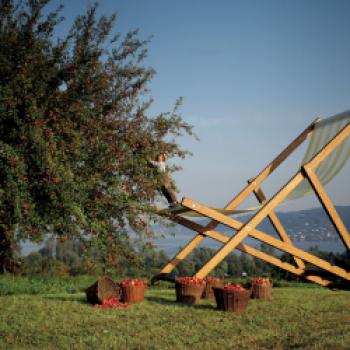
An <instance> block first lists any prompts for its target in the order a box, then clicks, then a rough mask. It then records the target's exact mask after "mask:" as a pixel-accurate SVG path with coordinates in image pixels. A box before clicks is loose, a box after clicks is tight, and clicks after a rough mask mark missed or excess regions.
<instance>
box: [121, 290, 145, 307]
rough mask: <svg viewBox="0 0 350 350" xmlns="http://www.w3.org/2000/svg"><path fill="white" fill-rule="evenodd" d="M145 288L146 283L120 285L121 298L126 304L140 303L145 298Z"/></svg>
mask: <svg viewBox="0 0 350 350" xmlns="http://www.w3.org/2000/svg"><path fill="white" fill-rule="evenodd" d="M146 288H147V286H146V285H134V286H131V285H125V286H123V285H122V286H121V287H120V290H121V297H122V300H123V301H124V303H127V304H136V303H140V302H142V301H143V300H144V299H145V290H146Z"/></svg>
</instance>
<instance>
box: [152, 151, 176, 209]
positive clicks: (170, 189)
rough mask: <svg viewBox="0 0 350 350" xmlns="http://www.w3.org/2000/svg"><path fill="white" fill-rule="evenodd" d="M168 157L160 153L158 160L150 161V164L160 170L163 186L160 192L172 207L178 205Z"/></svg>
mask: <svg viewBox="0 0 350 350" xmlns="http://www.w3.org/2000/svg"><path fill="white" fill-rule="evenodd" d="M167 159H168V157H167V155H166V154H165V153H159V154H158V156H157V160H149V161H148V162H149V163H150V164H151V165H152V166H153V167H154V168H156V169H157V170H158V172H159V174H160V175H161V180H162V185H161V187H160V192H161V193H162V194H163V195H164V197H165V198H166V200H167V201H168V203H169V206H170V207H173V206H175V205H176V204H178V201H177V198H176V194H175V190H174V186H173V184H172V182H171V180H170V178H169V176H168V173H167V167H166V161H167Z"/></svg>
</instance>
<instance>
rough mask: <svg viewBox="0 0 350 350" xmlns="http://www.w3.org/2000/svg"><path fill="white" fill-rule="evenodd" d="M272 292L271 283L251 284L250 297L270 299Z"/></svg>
mask: <svg viewBox="0 0 350 350" xmlns="http://www.w3.org/2000/svg"><path fill="white" fill-rule="evenodd" d="M271 292H272V283H269V284H252V298H254V299H270V298H271Z"/></svg>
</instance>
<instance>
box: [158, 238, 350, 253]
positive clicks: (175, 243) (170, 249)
mask: <svg viewBox="0 0 350 350" xmlns="http://www.w3.org/2000/svg"><path fill="white" fill-rule="evenodd" d="M192 237H194V235H193V234H190V233H189V234H177V235H176V236H175V237H169V238H162V239H157V240H155V241H154V245H155V246H156V247H157V248H158V249H162V250H164V252H165V253H166V254H167V255H169V256H170V257H172V256H174V255H175V254H176V253H177V252H178V251H179V249H180V247H184V246H185V245H186V244H187V243H188V242H189V241H190V240H191V238H192ZM244 243H246V244H249V245H251V246H253V247H256V248H259V247H260V244H261V242H260V241H257V240H255V239H252V238H246V239H245V240H244ZM293 244H294V245H295V246H296V247H298V248H301V249H304V250H308V249H310V248H311V247H315V246H317V247H318V249H319V250H322V251H327V252H333V253H343V252H345V247H344V245H343V243H342V242H341V241H340V240H336V241H310V242H309V241H303V242H293ZM221 246H222V244H221V243H219V242H215V241H214V240H213V239H211V238H206V239H204V240H203V241H202V242H201V244H200V245H199V247H207V248H213V249H218V248H220V247H221Z"/></svg>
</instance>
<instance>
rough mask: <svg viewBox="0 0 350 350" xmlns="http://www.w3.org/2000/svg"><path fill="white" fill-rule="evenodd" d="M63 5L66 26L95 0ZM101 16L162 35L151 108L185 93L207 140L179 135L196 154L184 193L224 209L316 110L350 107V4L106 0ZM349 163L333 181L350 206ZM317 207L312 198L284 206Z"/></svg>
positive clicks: (274, 185) (155, 42)
mask: <svg viewBox="0 0 350 350" xmlns="http://www.w3.org/2000/svg"><path fill="white" fill-rule="evenodd" d="M59 3H63V4H64V6H65V9H64V11H63V14H64V15H65V17H66V19H67V20H66V22H64V23H65V24H64V25H62V26H61V30H62V31H65V30H66V29H67V28H68V27H69V25H70V24H71V23H72V20H73V18H74V16H75V15H76V14H78V13H82V12H83V11H85V10H86V8H87V6H88V4H89V3H92V1H87V0H74V1H56V0H54V1H53V2H52V4H51V5H50V8H52V7H54V6H55V5H56V4H59ZM99 12H100V13H101V14H111V13H112V12H117V15H118V21H117V25H116V31H117V32H121V33H126V32H127V31H129V30H132V29H136V28H139V29H140V35H139V36H140V37H141V38H147V37H149V36H153V39H152V41H151V43H150V44H149V45H148V49H149V54H148V58H147V61H146V64H147V65H148V66H151V67H153V68H154V69H155V70H156V71H157V74H156V76H155V78H154V79H153V81H152V83H151V85H150V88H151V91H152V93H151V95H152V96H153V97H154V99H155V102H154V104H153V106H152V107H151V110H150V113H152V114H156V113H159V112H162V111H169V110H171V109H172V107H173V105H174V103H175V101H176V99H177V98H178V97H179V96H183V98H184V103H183V106H182V108H181V114H182V116H183V117H184V119H185V120H186V121H188V122H189V123H190V124H192V125H194V130H195V132H196V133H197V135H198V136H199V138H200V141H199V142H198V141H195V140H194V139H191V138H188V137H185V138H183V139H180V140H179V142H180V143H181V144H182V145H183V146H184V147H185V148H187V149H189V150H190V151H192V152H193V156H192V157H190V158H188V159H187V160H185V161H180V162H179V164H180V165H181V166H182V167H183V170H182V171H181V172H178V173H176V174H174V179H175V180H176V181H177V184H178V187H179V189H180V193H179V197H181V196H187V197H190V198H194V199H196V200H198V201H200V202H203V203H205V204H208V205H213V206H224V205H225V204H227V202H228V201H229V200H230V199H231V198H232V197H233V195H234V194H236V193H237V192H238V191H239V190H240V189H241V188H242V187H243V186H245V184H246V180H247V179H248V178H250V177H254V176H256V175H257V174H258V173H259V172H260V170H261V169H262V168H263V167H265V166H266V165H267V164H268V163H269V162H270V161H271V160H272V159H273V158H274V157H275V156H276V155H277V154H278V153H279V152H280V151H281V150H282V148H283V147H285V146H287V144H288V143H289V142H290V141H292V139H294V138H295V137H296V136H297V135H298V134H299V133H300V132H301V131H302V130H303V129H304V128H305V127H306V126H307V125H308V124H310V123H311V122H312V120H314V119H315V118H316V117H317V116H322V117H326V116H329V115H333V114H336V113H338V112H342V111H344V110H348V109H350V60H349V57H350V40H349V38H350V25H349V18H350V1H348V0H327V1H326V0H294V1H291V0H264V1H262V0H240V1H238V0H237V1H236V0H216V1H214V0H212V1H209V0H208V1H205V0H202V1H199V0H177V1H170V0H148V1H145V0H125V1H122V0H119V1H116V0H101V1H100V7H99ZM303 150H304V149H301V150H300V151H299V152H298V154H296V156H295V157H293V158H292V159H291V161H289V162H288V163H287V164H286V165H285V166H284V167H282V168H281V170H280V171H279V172H278V173H276V174H275V175H274V176H273V177H272V178H271V180H270V181H268V182H267V183H266V185H264V186H263V190H265V191H266V192H267V194H272V193H273V192H274V191H275V190H277V189H278V187H279V186H280V185H282V184H283V183H284V182H285V181H287V180H288V179H289V178H290V177H291V176H292V175H293V174H294V173H295V171H296V170H297V164H298V159H300V160H301V158H302V153H303ZM298 157H299V158H298ZM349 168H350V167H349V166H347V167H346V168H345V169H343V172H342V174H340V175H338V177H337V178H336V179H335V181H334V183H333V184H332V185H330V186H329V188H328V187H327V189H328V191H329V193H330V195H331V198H332V199H333V200H334V201H335V202H336V203H337V204H343V205H344V204H350V203H349V202H350V201H349V191H348V190H347V188H348V187H349V186H346V181H347V178H348V174H349ZM248 204H253V201H252V200H251V201H248ZM314 206H318V202H317V201H316V200H315V199H313V198H310V199H307V200H301V201H295V202H294V203H292V202H291V203H288V204H286V205H284V206H283V207H282V208H281V209H282V210H297V209H301V208H308V207H314Z"/></svg>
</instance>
